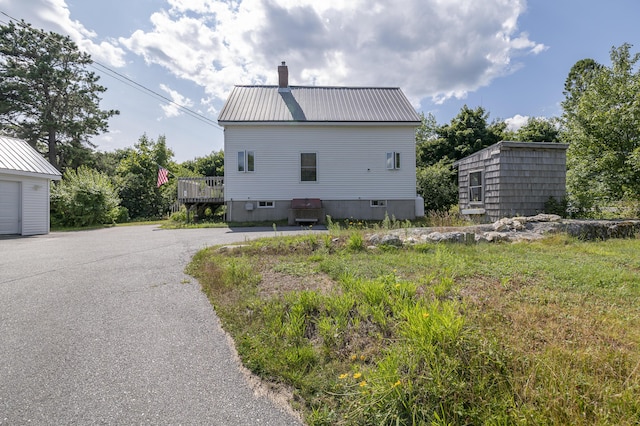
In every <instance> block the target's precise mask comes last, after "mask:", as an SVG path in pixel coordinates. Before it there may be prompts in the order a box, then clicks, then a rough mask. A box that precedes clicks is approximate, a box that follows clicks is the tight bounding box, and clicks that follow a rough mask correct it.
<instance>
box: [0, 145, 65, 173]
mask: <svg viewBox="0 0 640 426" xmlns="http://www.w3.org/2000/svg"><path fill="white" fill-rule="evenodd" d="M0 173H4V174H13V175H19V176H35V177H43V178H48V179H54V180H58V179H60V177H61V176H62V175H61V173H60V172H59V171H58V170H57V169H56V168H55V167H53V166H52V165H51V164H50V163H49V162H48V161H47V160H45V159H44V157H42V155H41V154H40V153H39V152H38V151H36V150H35V149H34V148H32V147H31V145H29V144H28V143H27V142H26V141H24V140H22V139H16V138H12V137H9V136H2V135H0Z"/></svg>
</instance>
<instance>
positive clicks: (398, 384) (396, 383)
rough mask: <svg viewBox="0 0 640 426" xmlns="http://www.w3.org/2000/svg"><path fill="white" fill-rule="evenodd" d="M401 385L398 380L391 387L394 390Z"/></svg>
mask: <svg viewBox="0 0 640 426" xmlns="http://www.w3.org/2000/svg"><path fill="white" fill-rule="evenodd" d="M401 384H402V382H401V381H400V380H398V381H397V382H395V383H394V384H393V387H394V388H395V387H398V386H400V385H401Z"/></svg>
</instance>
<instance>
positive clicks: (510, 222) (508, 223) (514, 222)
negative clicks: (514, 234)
mask: <svg viewBox="0 0 640 426" xmlns="http://www.w3.org/2000/svg"><path fill="white" fill-rule="evenodd" d="M518 219H519V220H518ZM526 221H527V219H526V218H517V219H514V218H508V217H504V218H502V219H500V220H498V221H497V222H495V223H494V224H493V230H494V231H496V232H508V231H522V230H523V229H524V223H526Z"/></svg>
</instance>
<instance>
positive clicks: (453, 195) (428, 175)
mask: <svg viewBox="0 0 640 426" xmlns="http://www.w3.org/2000/svg"><path fill="white" fill-rule="evenodd" d="M416 179H417V184H418V194H419V195H420V196H422V198H424V208H425V210H426V211H446V210H449V208H450V207H451V206H453V205H455V204H457V203H458V185H457V173H456V170H455V169H453V168H452V167H451V162H450V161H449V160H441V161H439V162H437V163H436V164H433V165H431V166H426V167H420V168H418V169H417V170H416Z"/></svg>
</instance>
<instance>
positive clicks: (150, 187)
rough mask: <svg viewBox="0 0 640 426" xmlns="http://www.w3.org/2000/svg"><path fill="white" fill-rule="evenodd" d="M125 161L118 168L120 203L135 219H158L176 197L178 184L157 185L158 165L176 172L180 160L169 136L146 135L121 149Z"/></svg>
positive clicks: (122, 158) (173, 173) (173, 174)
mask: <svg viewBox="0 0 640 426" xmlns="http://www.w3.org/2000/svg"><path fill="white" fill-rule="evenodd" d="M121 154H122V157H121V161H120V163H119V164H118V167H117V168H116V182H117V187H118V194H119V196H120V199H121V202H120V205H121V206H122V207H125V208H126V209H127V210H128V213H129V217H131V218H133V219H142V218H144V219H155V218H159V217H162V215H163V214H165V213H166V212H167V211H168V209H169V206H170V205H171V203H172V202H174V201H175V199H176V195H177V194H176V186H175V184H173V185H170V184H165V185H162V186H161V187H160V188H158V186H157V180H158V167H164V168H167V169H169V170H170V171H171V173H172V179H170V181H173V182H175V179H173V177H174V176H175V170H176V164H175V163H174V162H173V161H172V158H173V152H172V151H171V150H170V149H169V148H167V142H166V138H165V137H164V136H160V137H158V140H157V141H154V140H153V139H151V138H149V137H147V135H142V136H141V137H140V139H139V140H138V143H136V144H135V146H134V148H128V149H126V150H124V151H123V152H121Z"/></svg>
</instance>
